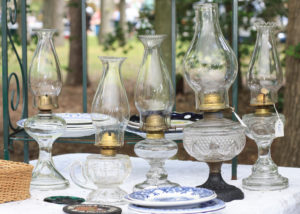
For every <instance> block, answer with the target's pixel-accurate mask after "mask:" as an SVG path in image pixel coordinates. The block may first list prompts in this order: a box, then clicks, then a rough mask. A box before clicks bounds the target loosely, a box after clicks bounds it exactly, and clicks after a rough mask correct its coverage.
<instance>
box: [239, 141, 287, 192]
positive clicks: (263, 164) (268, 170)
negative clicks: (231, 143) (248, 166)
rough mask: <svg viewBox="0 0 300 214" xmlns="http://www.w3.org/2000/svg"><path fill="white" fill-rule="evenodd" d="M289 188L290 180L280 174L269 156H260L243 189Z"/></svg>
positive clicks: (245, 179)
mask: <svg viewBox="0 0 300 214" xmlns="http://www.w3.org/2000/svg"><path fill="white" fill-rule="evenodd" d="M268 147H269V146H268ZM268 154H269V151H268ZM288 186H289V182H288V179H287V178H285V177H283V176H281V175H280V174H279V173H278V167H277V166H276V164H275V163H274V162H273V160H272V159H271V156H269V155H265V156H259V158H258V160H257V161H256V163H255V165H253V167H252V174H251V175H250V176H249V177H248V178H244V179H243V188H245V189H248V190H258V191H267V190H281V189H285V188H287V187H288Z"/></svg>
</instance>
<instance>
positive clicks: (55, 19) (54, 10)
mask: <svg viewBox="0 0 300 214" xmlns="http://www.w3.org/2000/svg"><path fill="white" fill-rule="evenodd" d="M64 12H65V1H64V0H51V1H49V0H45V1H44V3H43V27H44V28H54V29H56V30H57V33H56V35H55V36H54V44H55V45H56V46H62V45H64V23H63V18H64Z"/></svg>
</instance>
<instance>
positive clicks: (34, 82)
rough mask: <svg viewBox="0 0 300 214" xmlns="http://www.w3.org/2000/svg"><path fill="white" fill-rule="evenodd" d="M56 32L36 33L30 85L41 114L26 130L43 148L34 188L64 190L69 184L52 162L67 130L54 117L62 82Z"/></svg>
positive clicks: (35, 172) (63, 124) (42, 31)
mask: <svg viewBox="0 0 300 214" xmlns="http://www.w3.org/2000/svg"><path fill="white" fill-rule="evenodd" d="M54 32H55V30H53V29H41V30H36V33H37V35H38V44H37V48H36V50H35V53H34V56H33V59H32V62H31V66H30V69H29V78H28V81H29V82H28V84H29V88H30V89H31V92H32V93H33V95H34V99H35V101H36V102H35V105H36V106H37V108H38V110H39V113H38V114H37V115H36V116H34V117H31V118H29V119H27V120H26V122H25V124H24V128H25V131H26V132H27V133H28V134H29V135H30V136H31V137H32V138H33V139H35V140H36V141H37V143H38V145H39V159H38V162H37V164H36V166H35V168H34V170H33V173H32V181H31V188H33V189H40V190H52V189H63V188H66V187H67V186H68V185H69V182H68V180H67V179H65V178H64V177H63V176H62V175H61V174H60V173H59V172H58V171H57V170H56V168H55V166H54V163H53V161H52V145H53V143H54V141H55V140H56V139H57V138H58V137H60V136H61V135H62V134H63V133H64V130H65V128H66V122H65V120H64V119H62V118H60V117H57V116H55V115H53V114H52V110H53V109H55V108H58V103H57V98H58V95H59V93H60V91H61V87H62V79H61V72H60V65H59V61H58V57H57V55H56V52H55V48H54V45H53V41H52V37H53V34H54Z"/></svg>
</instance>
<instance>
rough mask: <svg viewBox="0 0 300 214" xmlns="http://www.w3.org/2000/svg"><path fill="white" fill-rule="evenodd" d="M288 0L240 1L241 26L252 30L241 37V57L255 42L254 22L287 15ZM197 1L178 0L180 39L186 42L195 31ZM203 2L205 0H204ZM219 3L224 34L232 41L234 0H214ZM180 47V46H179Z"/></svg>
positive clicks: (182, 51)
mask: <svg viewBox="0 0 300 214" xmlns="http://www.w3.org/2000/svg"><path fill="white" fill-rule="evenodd" d="M286 1H287V0H264V1H262V0H256V1H239V7H238V23H239V28H240V29H244V30H246V31H250V36H248V37H244V38H243V37H240V38H239V42H240V43H243V44H245V45H242V46H241V45H240V46H239V57H243V56H245V55H249V54H250V51H249V46H248V45H247V44H249V45H251V44H252V45H253V44H254V42H255V35H256V33H255V32H254V29H253V27H252V25H253V22H255V21H257V20H261V19H263V20H265V21H271V20H273V19H274V18H277V17H282V16H287V9H286V7H284V3H285V2H286ZM194 2H195V1H193V0H185V1H180V0H177V1H176V4H177V11H176V12H177V24H178V39H179V40H180V41H181V42H183V43H185V42H190V41H191V39H192V36H193V33H194V21H193V18H194V16H195V13H194V10H193V9H192V5H193V3H194ZM202 2H205V1H203V0H202ZM213 2H215V3H218V4H219V8H220V11H221V12H220V18H219V21H220V26H221V28H222V32H223V33H224V36H225V37H226V38H227V40H229V42H230V43H231V32H232V28H231V27H232V0H215V1H213ZM179 48H180V47H179ZM184 51H186V50H182V49H180V50H179V52H178V55H179V56H182V55H183V54H184Z"/></svg>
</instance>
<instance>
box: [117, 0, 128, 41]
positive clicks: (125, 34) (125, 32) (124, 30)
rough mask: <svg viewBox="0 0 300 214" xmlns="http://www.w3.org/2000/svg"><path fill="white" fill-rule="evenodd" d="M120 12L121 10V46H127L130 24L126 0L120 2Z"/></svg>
mask: <svg viewBox="0 0 300 214" xmlns="http://www.w3.org/2000/svg"><path fill="white" fill-rule="evenodd" d="M119 10H120V21H119V28H120V34H121V35H120V37H121V40H120V43H121V46H124V45H125V44H126V41H127V39H128V24H127V19H126V0H120V2H119Z"/></svg>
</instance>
